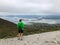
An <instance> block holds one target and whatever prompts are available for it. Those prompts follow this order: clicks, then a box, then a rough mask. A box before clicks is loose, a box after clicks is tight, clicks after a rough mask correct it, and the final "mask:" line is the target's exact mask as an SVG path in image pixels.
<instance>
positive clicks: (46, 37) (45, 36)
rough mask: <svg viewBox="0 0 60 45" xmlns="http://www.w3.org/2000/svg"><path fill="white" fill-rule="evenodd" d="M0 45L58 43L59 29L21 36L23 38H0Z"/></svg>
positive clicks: (52, 44) (59, 37)
mask: <svg viewBox="0 0 60 45" xmlns="http://www.w3.org/2000/svg"><path fill="white" fill-rule="evenodd" d="M0 45H60V31H54V32H47V33H40V34H34V35H28V36H23V40H22V41H21V40H18V38H17V37H15V38H8V39H0Z"/></svg>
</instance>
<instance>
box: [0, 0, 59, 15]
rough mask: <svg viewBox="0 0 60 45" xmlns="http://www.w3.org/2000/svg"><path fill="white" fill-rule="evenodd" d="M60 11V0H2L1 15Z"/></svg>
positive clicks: (0, 2) (0, 0)
mask: <svg viewBox="0 0 60 45" xmlns="http://www.w3.org/2000/svg"><path fill="white" fill-rule="evenodd" d="M19 13H21V14H22V13H24V14H25V13H26V14H27V13H28V14H29V13H32V14H34V13H35V14H39V13H60V0H0V15H10V14H19Z"/></svg>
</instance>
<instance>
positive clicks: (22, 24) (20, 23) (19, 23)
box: [17, 22, 24, 31]
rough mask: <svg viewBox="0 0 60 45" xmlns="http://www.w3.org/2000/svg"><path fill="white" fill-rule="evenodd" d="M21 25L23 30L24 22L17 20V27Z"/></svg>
mask: <svg viewBox="0 0 60 45" xmlns="http://www.w3.org/2000/svg"><path fill="white" fill-rule="evenodd" d="M19 27H21V28H22V30H23V31H24V23H23V22H18V24H17V28H19Z"/></svg>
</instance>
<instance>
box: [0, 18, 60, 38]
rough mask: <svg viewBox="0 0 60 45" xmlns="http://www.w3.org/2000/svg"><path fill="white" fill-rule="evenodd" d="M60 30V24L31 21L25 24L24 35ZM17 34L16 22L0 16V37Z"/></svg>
mask: <svg viewBox="0 0 60 45" xmlns="http://www.w3.org/2000/svg"><path fill="white" fill-rule="evenodd" d="M56 30H60V24H56V25H55V24H45V23H33V24H32V25H25V31H24V35H30V34H36V33H42V32H49V31H56ZM17 34H18V30H17V26H16V24H14V23H12V22H9V21H7V20H4V19H1V18H0V38H10V37H16V36H17Z"/></svg>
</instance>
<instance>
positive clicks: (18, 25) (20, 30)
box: [17, 19, 24, 40]
mask: <svg viewBox="0 0 60 45" xmlns="http://www.w3.org/2000/svg"><path fill="white" fill-rule="evenodd" d="M17 28H18V40H23V39H22V36H23V31H24V23H23V22H22V19H20V20H19V22H18V24H17Z"/></svg>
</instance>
